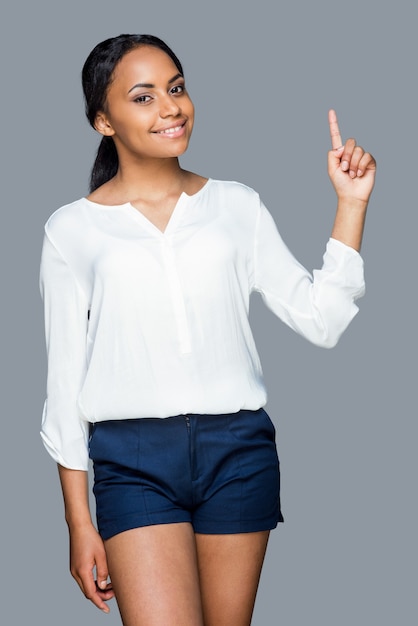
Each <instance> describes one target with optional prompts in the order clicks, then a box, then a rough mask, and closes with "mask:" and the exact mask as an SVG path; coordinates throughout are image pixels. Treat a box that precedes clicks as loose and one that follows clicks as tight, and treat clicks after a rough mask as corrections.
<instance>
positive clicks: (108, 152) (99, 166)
mask: <svg viewBox="0 0 418 626" xmlns="http://www.w3.org/2000/svg"><path fill="white" fill-rule="evenodd" d="M118 166H119V159H118V153H117V151H116V146H115V142H114V141H113V139H112V137H102V140H101V142H100V145H99V148H98V150H97V155H96V159H95V161H94V165H93V167H92V170H91V174H90V193H92V192H93V191H94V190H95V189H97V188H98V187H100V186H101V185H103V184H104V183H106V182H107V181H108V180H110V179H111V178H113V177H114V176H115V175H116V172H117V171H118Z"/></svg>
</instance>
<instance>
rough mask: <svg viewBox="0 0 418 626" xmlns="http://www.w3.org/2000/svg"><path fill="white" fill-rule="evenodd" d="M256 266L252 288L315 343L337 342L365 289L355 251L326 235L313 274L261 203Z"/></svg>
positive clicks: (280, 315) (324, 344) (284, 319)
mask: <svg viewBox="0 0 418 626" xmlns="http://www.w3.org/2000/svg"><path fill="white" fill-rule="evenodd" d="M254 266H255V271H254V274H255V276H254V282H255V284H254V289H255V290H256V291H259V292H260V293H261V294H262V296H263V299H264V301H265V302H266V304H267V306H268V307H269V308H270V309H271V310H272V311H273V312H274V313H275V314H276V315H277V316H278V317H279V318H280V319H282V320H283V321H284V322H285V323H286V324H287V325H288V326H290V327H291V328H292V329H293V330H295V331H296V332H297V333H299V334H301V335H302V336H304V337H305V338H306V339H308V340H309V341H311V342H312V343H314V344H316V345H319V346H322V347H324V348H331V347H333V346H335V344H336V343H337V341H338V340H339V338H340V336H341V335H342V333H343V332H344V330H345V329H346V328H347V326H348V325H349V323H350V322H351V320H352V319H353V318H354V316H355V315H356V313H357V312H358V307H357V306H356V304H355V300H356V299H357V298H359V297H361V296H362V295H363V294H364V290H365V288H364V277H363V261H362V258H361V256H360V255H359V254H358V252H356V251H355V250H354V249H352V248H350V247H348V246H346V245H345V244H343V243H341V242H339V241H337V240H335V239H330V240H329V241H328V244H327V248H326V252H325V254H324V258H323V266H322V268H321V269H320V270H314V272H313V276H312V275H311V274H310V273H309V272H308V271H307V270H306V269H305V268H304V267H303V266H302V265H300V263H298V262H297V261H296V259H295V258H294V257H293V255H292V254H291V253H290V252H289V250H288V248H287V247H286V245H285V244H284V243H283V241H282V239H281V237H280V234H279V232H278V230H277V228H276V225H275V223H274V221H273V218H272V217H271V215H270V213H269V212H268V211H267V209H266V208H265V207H264V205H263V204H261V205H260V212H259V216H258V223H257V229H256V235H255V248H254Z"/></svg>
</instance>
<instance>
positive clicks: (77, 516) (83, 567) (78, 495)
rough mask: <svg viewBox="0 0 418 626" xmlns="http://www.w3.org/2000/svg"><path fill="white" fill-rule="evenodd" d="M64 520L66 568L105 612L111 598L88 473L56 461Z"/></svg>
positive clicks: (110, 587) (84, 591) (86, 594)
mask: <svg viewBox="0 0 418 626" xmlns="http://www.w3.org/2000/svg"><path fill="white" fill-rule="evenodd" d="M58 471H59V476H60V481H61V487H62V493H63V496H64V506H65V519H66V522H67V525H68V530H69V534H70V569H71V574H72V575H73V577H74V578H75V580H76V581H77V583H78V585H79V586H80V588H81V590H82V592H83V593H84V595H85V596H86V598H88V599H89V600H91V601H92V602H93V604H95V605H96V606H97V607H98V608H99V609H101V610H102V611H104V612H105V613H108V612H109V607H108V606H107V604H106V601H107V600H110V599H111V598H113V596H114V593H113V590H112V586H111V583H108V582H107V579H108V576H109V572H108V568H107V560H106V553H105V549H104V545H103V541H102V539H101V537H100V535H99V533H98V532H97V530H96V528H95V527H94V525H93V523H92V520H91V515H90V508H89V497H88V474H87V472H84V471H80V470H72V469H68V468H66V467H63V466H62V465H59V464H58ZM95 575H96V576H95Z"/></svg>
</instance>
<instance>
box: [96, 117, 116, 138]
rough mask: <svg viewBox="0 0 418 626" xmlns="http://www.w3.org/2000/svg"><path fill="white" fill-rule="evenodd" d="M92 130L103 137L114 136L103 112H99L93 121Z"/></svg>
mask: <svg viewBox="0 0 418 626" xmlns="http://www.w3.org/2000/svg"><path fill="white" fill-rule="evenodd" d="M94 128H95V129H96V130H97V132H98V133H100V134H101V135H104V136H105V137H111V136H112V135H114V134H115V131H114V130H113V128H112V125H111V124H110V122H109V120H108V119H107V117H106V114H105V113H103V111H100V112H99V113H98V114H97V115H96V119H95V120H94Z"/></svg>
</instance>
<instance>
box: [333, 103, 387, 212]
mask: <svg viewBox="0 0 418 626" xmlns="http://www.w3.org/2000/svg"><path fill="white" fill-rule="evenodd" d="M328 121H329V130H330V134H331V144H332V150H330V151H329V153H328V174H329V177H330V179H331V182H332V184H333V185H334V189H335V191H336V193H337V196H338V199H339V200H345V201H348V202H350V201H351V202H353V201H354V202H364V203H365V204H366V205H367V203H368V201H369V197H370V194H371V192H372V189H373V185H374V180H375V174H376V161H375V160H374V158H373V156H372V155H371V154H370V153H369V152H365V151H364V150H363V148H362V147H361V146H358V145H357V143H356V140H355V139H347V141H346V142H345V145H343V142H342V139H341V134H340V129H339V127H338V121H337V115H336V113H335V111H334V110H333V109H331V110H330V111H329V113H328Z"/></svg>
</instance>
